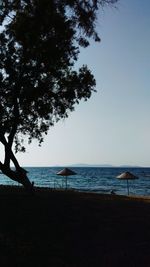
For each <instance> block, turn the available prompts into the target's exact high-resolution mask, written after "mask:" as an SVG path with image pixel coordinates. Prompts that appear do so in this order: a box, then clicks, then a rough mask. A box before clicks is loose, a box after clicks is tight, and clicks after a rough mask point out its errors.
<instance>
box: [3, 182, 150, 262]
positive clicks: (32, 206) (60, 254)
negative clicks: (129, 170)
mask: <svg viewBox="0 0 150 267" xmlns="http://www.w3.org/2000/svg"><path fill="white" fill-rule="evenodd" d="M0 245H1V246H0V266H14V267H17V266H18V267H20V266H28V267H29V266H39V267H42V266H43V267H44V266H45V267H47V266H52V267H55V266H58V267H61V266H64V267H65V266H66V267H68V266H70V267H80V266H82V267H83V266H89V267H95V266H105V267H107V266H108V267H111V266H150V198H149V197H136V196H133V197H132V196H130V197H127V196H118V195H111V194H107V195H105V194H94V193H91V194H90V193H81V192H77V191H72V190H67V191H65V190H60V191H59V190H52V189H47V188H35V192H34V194H33V195H30V194H28V193H27V192H26V191H25V190H24V189H23V188H21V187H15V186H0Z"/></svg>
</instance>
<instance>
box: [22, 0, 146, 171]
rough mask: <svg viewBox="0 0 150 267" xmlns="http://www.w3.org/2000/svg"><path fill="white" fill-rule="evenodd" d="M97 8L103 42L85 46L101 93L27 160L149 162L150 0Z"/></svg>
mask: <svg viewBox="0 0 150 267" xmlns="http://www.w3.org/2000/svg"><path fill="white" fill-rule="evenodd" d="M116 6H117V8H116V9H114V8H105V9H104V10H103V11H102V13H101V12H99V18H98V25H97V30H98V32H99V35H100V37H101V43H94V42H91V46H90V47H89V48H87V49H84V50H82V51H81V54H80V59H79V62H78V64H77V66H80V65H82V64H87V65H88V67H89V68H90V69H91V70H92V72H93V74H94V75H95V78H96V81H97V86H96V89H97V93H93V95H92V97H91V98H90V99H89V100H88V101H87V102H82V103H80V104H79V105H78V106H77V107H76V110H75V111H74V112H73V113H71V114H70V116H69V118H68V119H66V120H65V121H61V122H59V123H57V124H56V125H55V126H54V127H53V128H51V129H50V131H49V134H48V136H46V138H45V141H44V143H43V145H42V147H40V148H39V147H38V145H37V143H33V144H31V145H30V146H28V147H27V152H26V153H21V154H19V153H18V154H17V158H18V160H19V162H20V164H21V165H23V166H53V165H66V166H67V165H70V164H75V163H88V164H106V163H107V164H112V165H115V166H119V165H127V164H129V165H138V166H150V118H149V116H150V1H149V0H120V1H119V3H118V4H116Z"/></svg>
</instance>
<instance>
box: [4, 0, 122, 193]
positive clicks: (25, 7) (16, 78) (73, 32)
mask: <svg viewBox="0 0 150 267" xmlns="http://www.w3.org/2000/svg"><path fill="white" fill-rule="evenodd" d="M115 2H117V0H99V1H98V0H91V1H86V0H3V1H1V4H0V5H1V9H0V25H1V28H0V142H1V143H2V145H3V146H4V150H5V158H4V162H0V169H1V171H2V172H3V173H4V174H5V175H7V176H8V177H10V178H11V179H13V180H15V181H17V182H19V183H21V184H22V185H24V186H25V187H26V188H27V189H31V188H32V185H31V183H30V181H29V179H28V177H27V173H26V171H25V170H24V169H23V168H21V167H20V165H19V163H18V161H17V158H16V155H15V153H17V152H19V151H22V152H25V146H24V138H25V137H28V142H29V143H31V141H32V140H33V139H34V138H35V139H37V140H38V141H39V144H41V143H42V142H43V136H44V134H47V132H48V129H49V127H50V126H53V125H54V123H55V122H57V121H58V120H60V119H62V118H66V117H67V116H68V113H69V111H73V110H74V107H75V104H78V103H79V101H80V100H81V99H84V100H87V99H88V98H89V97H90V96H91V93H92V92H93V91H95V85H96V82H95V79H94V77H93V75H92V74H91V72H90V70H89V69H88V68H87V66H82V67H81V68H80V69H79V70H78V71H76V70H75V67H74V65H75V62H76V61H77V59H78V55H79V49H80V47H84V48H85V47H87V46H88V45H89V39H90V38H94V40H95V41H100V39H99V36H98V34H97V32H96V30H95V24H96V17H97V10H98V8H99V6H101V7H102V6H104V5H106V4H114V3H115ZM10 163H13V165H14V167H15V168H14V169H12V168H11V167H10Z"/></svg>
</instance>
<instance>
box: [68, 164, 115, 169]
mask: <svg viewBox="0 0 150 267" xmlns="http://www.w3.org/2000/svg"><path fill="white" fill-rule="evenodd" d="M69 167H83V168H84V167H85V168H86V167H90V168H92V167H105V168H112V167H114V166H113V165H110V164H85V163H78V164H71V165H69Z"/></svg>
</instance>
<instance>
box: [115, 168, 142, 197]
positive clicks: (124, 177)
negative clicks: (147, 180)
mask: <svg viewBox="0 0 150 267" xmlns="http://www.w3.org/2000/svg"><path fill="white" fill-rule="evenodd" d="M117 178H118V179H120V180H127V190H128V195H129V182H128V180H135V179H138V177H137V176H135V175H134V174H132V173H131V172H123V173H122V174H120V175H118V176H117Z"/></svg>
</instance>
